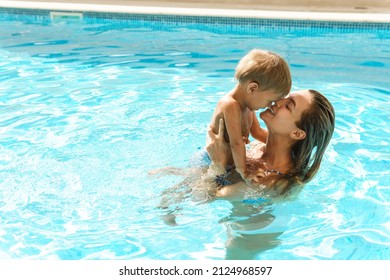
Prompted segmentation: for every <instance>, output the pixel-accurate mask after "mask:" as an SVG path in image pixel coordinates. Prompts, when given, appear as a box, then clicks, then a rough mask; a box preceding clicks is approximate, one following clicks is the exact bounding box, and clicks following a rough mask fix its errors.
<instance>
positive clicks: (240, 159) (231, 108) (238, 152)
mask: <svg viewBox="0 0 390 280" xmlns="http://www.w3.org/2000/svg"><path fill="white" fill-rule="evenodd" d="M222 111H223V114H224V119H225V127H226V130H227V133H228V135H229V142H230V148H231V149H232V156H233V160H234V164H235V165H236V170H237V172H238V173H240V175H241V176H242V178H245V176H246V165H245V164H246V149H245V143H244V140H243V137H242V127H241V108H240V105H239V104H238V103H237V102H235V101H231V102H228V103H227V104H225V106H224V108H223V110H222Z"/></svg>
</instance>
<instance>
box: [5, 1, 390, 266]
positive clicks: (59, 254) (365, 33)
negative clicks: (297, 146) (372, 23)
mask: <svg viewBox="0 0 390 280" xmlns="http://www.w3.org/2000/svg"><path fill="white" fill-rule="evenodd" d="M252 48H264V49H270V50H273V51H275V52H278V53H280V54H281V55H282V56H284V57H285V58H286V60H287V61H288V62H289V63H290V65H291V70H292V75H293V82H294V84H293V88H294V89H301V88H313V89H316V90H319V91H321V92H322V93H324V94H325V95H326V96H327V97H328V98H329V99H330V100H331V102H332V103H333V104H334V106H335V109H336V113H337V123H336V130H335V133H334V137H333V139H332V142H331V144H330V147H329V149H328V151H327V153H326V158H325V160H324V162H323V166H322V168H321V170H320V172H319V174H318V175H317V177H316V178H315V179H314V180H313V181H312V182H311V183H310V184H308V185H307V186H306V187H305V189H304V191H303V192H302V193H301V194H300V195H299V196H298V197H297V198H296V199H295V200H291V201H285V202H280V203H276V204H271V205H261V204H250V205H248V204H246V205H244V204H243V205H236V207H233V206H232V205H231V204H230V203H228V202H226V201H214V202H210V203H203V204H199V203H196V202H195V201H193V200H191V198H186V199H185V200H184V201H182V202H180V205H179V206H180V208H181V209H180V211H179V212H178V217H177V223H178V225H177V226H170V225H167V224H166V223H164V222H163V221H162V219H161V214H162V211H161V210H160V209H158V208H157V207H156V206H157V205H158V204H159V201H160V197H161V193H162V192H163V191H164V190H166V189H168V188H170V187H172V186H174V185H175V184H177V183H179V182H180V181H181V180H182V178H181V177H179V176H174V175H171V176H163V177H155V176H150V175H148V172H149V171H150V170H154V169H158V168H163V167H167V166H175V167H187V166H188V165H189V163H190V160H191V159H192V158H193V156H194V154H196V153H197V152H198V151H199V150H200V149H202V147H203V146H204V143H205V130H206V126H207V124H208V121H209V119H210V117H211V114H212V111H213V108H214V106H215V104H216V102H217V101H218V99H219V98H220V97H221V96H222V95H223V94H224V93H226V92H227V91H228V90H230V89H231V88H232V87H233V85H234V80H233V73H234V72H233V71H234V67H235V65H236V63H237V62H238V60H239V59H240V58H241V57H242V56H243V55H244V54H245V53H246V52H247V51H249V50H250V49H252ZM389 73H390V29H389V26H388V25H383V26H379V27H378V26H376V27H364V26H363V25H362V26H354V25H353V24H350V25H345V26H343V25H339V26H333V25H332V24H327V23H325V24H322V25H313V24H310V23H307V22H306V23H303V24H297V23H295V22H288V23H287V24H286V23H285V22H283V21H279V22H278V21H275V22H271V23H270V22H263V23H261V21H257V23H251V22H250V21H245V22H244V23H243V24H237V23H234V24H229V23H228V22H227V23H226V22H223V21H222V22H213V21H212V20H208V21H207V22H197V21H196V20H192V21H183V18H179V20H177V21H175V18H172V17H169V18H167V19H166V20H164V17H160V18H158V20H156V19H153V18H151V19H148V20H142V19H140V17H137V18H136V19H129V20H124V19H121V20H110V19H99V18H94V17H90V18H88V17H84V20H83V21H81V22H71V23H65V22H51V21H50V19H49V17H47V16H34V15H18V14H15V13H10V12H9V11H6V12H1V9H0V258H1V259H159V260H166V259H170V260H193V259H198V260H203V259H225V258H236V259H239V258H255V259H270V260H280V259H282V260H285V259H288V260H290V259H335V260H344V259H364V260H372V259H374V260H377V259H386V260H388V259H390V249H389V248H390V214H389V213H390V203H389V201H390V150H389V139H390V129H389V127H388V123H389V108H390V106H389V105H390V81H389V79H388V77H389ZM238 207H241V208H243V209H241V211H238V210H237V209H238ZM245 224H246V225H251V226H252V230H246V231H242V230H240V226H241V225H245ZM248 244H250V246H249V248H253V250H252V251H251V250H248V249H247V248H248Z"/></svg>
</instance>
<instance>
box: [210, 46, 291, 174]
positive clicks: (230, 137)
mask: <svg viewBox="0 0 390 280" xmlns="http://www.w3.org/2000/svg"><path fill="white" fill-rule="evenodd" d="M235 78H236V80H237V82H238V83H237V84H236V86H235V87H234V88H233V89H232V90H231V91H230V92H229V93H228V94H226V95H225V96H224V97H222V98H221V100H220V101H219V102H218V104H217V107H216V108H215V111H214V114H213V116H212V118H211V122H210V128H211V129H212V130H213V131H214V133H217V132H218V129H219V119H220V118H223V119H224V121H225V139H226V141H227V142H229V143H230V148H231V150H232V159H231V160H230V162H229V165H233V164H234V165H235V167H236V170H237V172H238V173H240V175H241V176H242V177H243V178H244V179H246V176H247V174H246V164H245V162H246V148H245V144H247V143H249V134H251V135H252V137H253V138H254V139H257V140H259V141H262V142H265V141H266V137H267V131H266V130H264V129H262V128H261V127H260V123H259V121H258V119H257V117H256V114H255V111H256V110H258V109H260V108H265V107H267V106H270V104H271V103H272V102H274V101H277V100H280V99H282V98H284V97H285V96H286V95H287V94H288V93H289V92H290V89H291V84H292V82H291V75H290V70H289V66H288V64H287V63H286V61H285V60H284V59H283V58H282V57H280V56H279V55H277V54H275V53H272V52H270V51H266V50H259V49H254V50H252V51H250V52H249V53H248V54H247V55H245V56H244V57H243V58H242V59H241V60H240V62H239V63H238V65H237V67H236V73H235ZM226 136H227V137H226Z"/></svg>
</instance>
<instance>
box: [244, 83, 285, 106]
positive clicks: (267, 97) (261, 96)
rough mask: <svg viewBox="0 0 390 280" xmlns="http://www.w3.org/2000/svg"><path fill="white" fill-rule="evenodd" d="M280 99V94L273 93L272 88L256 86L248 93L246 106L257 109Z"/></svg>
mask: <svg viewBox="0 0 390 280" xmlns="http://www.w3.org/2000/svg"><path fill="white" fill-rule="evenodd" d="M280 99H282V97H281V96H280V94H277V93H275V91H274V90H260V89H259V88H257V90H256V91H255V92H253V93H252V94H251V95H250V98H249V102H248V107H249V109H251V110H252V111H257V110H259V109H261V108H265V107H267V106H270V105H271V104H272V103H273V102H276V101H279V100H280Z"/></svg>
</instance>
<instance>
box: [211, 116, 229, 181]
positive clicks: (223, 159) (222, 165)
mask: <svg viewBox="0 0 390 280" xmlns="http://www.w3.org/2000/svg"><path fill="white" fill-rule="evenodd" d="M224 131H225V123H224V120H223V118H220V119H219V129H218V134H215V133H214V132H213V130H212V129H211V127H210V126H209V127H208V131H207V133H208V136H209V137H208V138H207V143H206V150H207V152H208V153H209V156H210V159H211V160H212V162H213V164H212V168H213V169H214V170H215V171H216V172H217V174H218V173H219V174H222V173H225V170H226V167H227V164H228V161H229V159H230V158H231V149H230V146H229V144H228V143H227V142H226V141H225V138H224Z"/></svg>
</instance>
